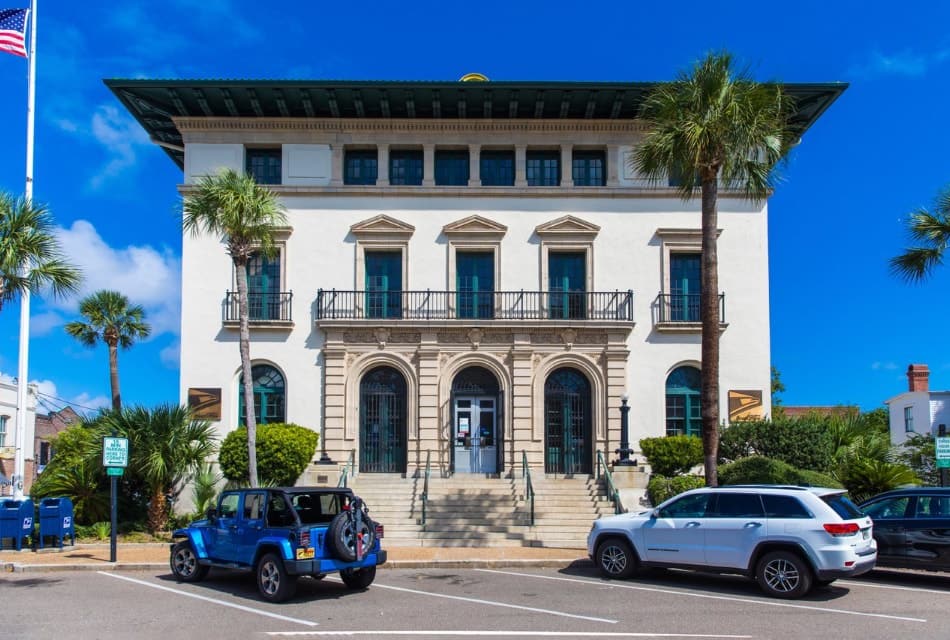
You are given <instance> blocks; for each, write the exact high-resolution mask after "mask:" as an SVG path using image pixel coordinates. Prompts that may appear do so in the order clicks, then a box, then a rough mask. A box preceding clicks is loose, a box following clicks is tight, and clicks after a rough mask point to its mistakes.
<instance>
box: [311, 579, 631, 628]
mask: <svg viewBox="0 0 950 640" xmlns="http://www.w3.org/2000/svg"><path fill="white" fill-rule="evenodd" d="M327 580H328V581H331V580H332V581H333V582H341V580H339V579H334V578H327ZM373 588H374V589H390V590H392V591H402V592H403V593H415V594H418V595H422V596H431V597H433V598H445V599H447V600H461V601H462V602H468V603H469V604H484V605H489V606H492V607H504V608H507V609H520V610H521V611H532V612H534V613H546V614H548V615H552V616H561V617H564V618H576V619H577V620H589V621H591V622H606V623H607V624H617V621H616V620H610V619H609V618H595V617H592V616H582V615H578V614H576V613H566V612H564V611H553V610H551V609H536V608H535V607H525V606H522V605H520V604H511V603H508V602H497V601H495V600H480V599H478V598H468V597H464V596H450V595H448V594H447V593H432V592H431V591H420V590H417V589H407V588H406V587H394V586H391V585H388V584H379V583H378V582H374V583H373Z"/></svg>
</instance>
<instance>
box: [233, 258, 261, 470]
mask: <svg viewBox="0 0 950 640" xmlns="http://www.w3.org/2000/svg"><path fill="white" fill-rule="evenodd" d="M234 269H235V271H237V289H238V318H239V321H240V322H239V324H240V341H239V342H240V345H241V374H242V377H243V378H244V423H245V425H246V426H247V476H248V481H249V482H250V485H251V487H257V486H258V481H257V420H256V417H255V415H254V379H253V377H252V376H251V329H250V319H249V313H248V308H247V259H246V258H237V257H236V258H234Z"/></svg>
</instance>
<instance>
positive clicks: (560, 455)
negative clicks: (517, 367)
mask: <svg viewBox="0 0 950 640" xmlns="http://www.w3.org/2000/svg"><path fill="white" fill-rule="evenodd" d="M592 425H593V420H592V419H591V386H590V382H589V381H588V380H587V378H586V377H584V374H582V373H581V372H580V371H577V370H576V369H569V368H562V369H558V370H556V371H554V373H552V374H551V375H550V376H548V379H547V380H546V381H545V382H544V472H545V473H557V474H564V475H572V474H575V473H580V474H589V473H590V472H591V469H592V466H593V465H592V461H591V455H592V453H591V452H592V439H593V438H592V434H593V428H592Z"/></svg>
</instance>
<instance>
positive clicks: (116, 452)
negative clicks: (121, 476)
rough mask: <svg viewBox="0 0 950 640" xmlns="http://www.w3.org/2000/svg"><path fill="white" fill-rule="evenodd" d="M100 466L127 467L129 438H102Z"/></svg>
mask: <svg viewBox="0 0 950 640" xmlns="http://www.w3.org/2000/svg"><path fill="white" fill-rule="evenodd" d="M102 466H104V467H127V466H129V439H128V438H111V437H106V438H103V439H102Z"/></svg>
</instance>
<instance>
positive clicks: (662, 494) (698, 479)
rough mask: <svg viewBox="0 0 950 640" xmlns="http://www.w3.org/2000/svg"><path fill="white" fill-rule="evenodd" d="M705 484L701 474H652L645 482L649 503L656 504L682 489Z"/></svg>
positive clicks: (686, 489) (682, 490) (696, 487)
mask: <svg viewBox="0 0 950 640" xmlns="http://www.w3.org/2000/svg"><path fill="white" fill-rule="evenodd" d="M705 486H706V479H705V478H704V477H703V476H674V477H672V478H668V477H666V476H661V475H657V474H654V475H653V476H652V477H651V478H650V482H649V483H648V484H647V497H648V498H649V499H650V504H652V505H653V506H656V505H658V504H660V503H661V502H663V501H665V500H669V499H670V498H672V497H673V496H678V495H679V494H681V493H683V492H684V491H689V490H690V489H699V488H700V487H705Z"/></svg>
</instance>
